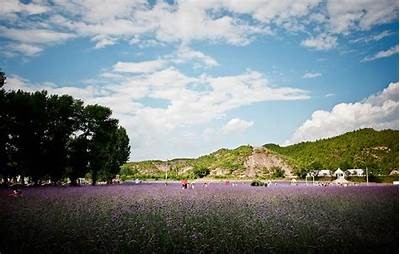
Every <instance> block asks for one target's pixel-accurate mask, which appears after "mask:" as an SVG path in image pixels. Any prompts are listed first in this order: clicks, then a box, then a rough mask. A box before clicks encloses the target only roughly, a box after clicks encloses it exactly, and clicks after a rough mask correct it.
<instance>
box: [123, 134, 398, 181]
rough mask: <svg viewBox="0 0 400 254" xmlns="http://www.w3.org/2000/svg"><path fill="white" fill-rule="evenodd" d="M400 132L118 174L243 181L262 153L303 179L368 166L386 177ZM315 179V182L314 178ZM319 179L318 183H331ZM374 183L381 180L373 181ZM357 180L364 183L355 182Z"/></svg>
mask: <svg viewBox="0 0 400 254" xmlns="http://www.w3.org/2000/svg"><path fill="white" fill-rule="evenodd" d="M398 140H399V132H398V131H395V130H383V131H375V130H373V129H362V130H357V131H353V132H349V133H346V134H343V135H340V136H337V137H333V138H329V139H322V140H318V141H315V142H303V143H299V144H295V145H291V146H287V147H281V146H279V145H275V144H267V145H264V148H266V150H263V149H253V147H251V146H249V145H247V146H240V147H238V148H236V149H225V148H223V149H219V150H217V151H215V152H213V153H211V154H208V155H204V156H201V157H199V158H196V159H187V158H179V159H174V160H170V161H159V160H151V161H141V162H130V163H127V164H125V165H124V166H123V167H122V168H121V171H120V175H121V178H122V179H134V178H139V179H146V178H147V179H165V177H166V176H168V179H184V178H186V179H195V178H203V177H209V178H215V179H232V178H243V177H246V174H245V172H246V170H248V165H247V166H246V163H245V162H246V161H247V160H248V158H249V156H251V155H252V154H255V155H258V154H259V153H265V154H267V155H266V156H267V157H268V156H276V157H278V158H281V159H282V160H283V161H284V162H285V163H286V165H287V164H289V165H290V166H291V167H292V168H293V169H294V173H295V174H297V175H298V176H300V177H304V176H305V175H306V173H307V172H308V171H310V170H320V169H330V170H336V169H337V168H338V167H340V168H342V169H344V170H345V169H348V168H366V167H368V169H369V174H370V175H374V176H378V175H388V174H389V172H390V171H391V170H393V169H397V168H398V163H399V158H398V151H399V143H398ZM257 167H259V168H258V170H259V169H260V168H261V169H262V170H261V173H260V174H258V173H259V172H258V173H257V174H258V175H256V176H255V178H258V179H273V178H283V177H285V171H284V170H283V169H282V167H281V166H277V165H276V164H275V165H273V164H272V165H271V164H270V165H258V166H257ZM318 179H319V178H318ZM330 179H331V178H329V177H328V178H327V179H320V180H330ZM374 179H375V180H376V181H389V180H387V179H386V180H380V179H379V177H377V178H372V179H371V181H372V180H374ZM355 181H362V180H361V179H356V180H355Z"/></svg>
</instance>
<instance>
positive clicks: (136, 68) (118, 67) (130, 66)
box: [113, 59, 167, 73]
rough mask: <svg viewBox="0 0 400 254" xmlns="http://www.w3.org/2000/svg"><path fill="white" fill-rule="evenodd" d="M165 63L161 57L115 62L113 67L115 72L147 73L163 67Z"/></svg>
mask: <svg viewBox="0 0 400 254" xmlns="http://www.w3.org/2000/svg"><path fill="white" fill-rule="evenodd" d="M166 63H167V62H166V61H165V60H161V59H158V60H151V61H143V62H117V63H116V64H115V65H114V66H113V69H114V71H116V72H130V73H148V72H154V71H156V70H159V69H161V68H163V67H164V66H165V65H166Z"/></svg>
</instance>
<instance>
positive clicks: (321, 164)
mask: <svg viewBox="0 0 400 254" xmlns="http://www.w3.org/2000/svg"><path fill="white" fill-rule="evenodd" d="M264 147H265V148H267V149H268V150H270V151H273V152H274V153H277V154H279V155H281V156H284V157H285V159H286V161H287V162H288V163H289V164H290V165H291V166H292V167H293V168H295V173H297V174H299V175H301V174H303V173H304V172H305V171H306V170H308V169H321V168H324V169H331V170H334V169H336V168H338V167H340V168H342V169H348V168H366V167H368V168H369V169H370V172H371V173H373V174H382V175H387V174H389V172H390V171H391V170H393V169H398V165H399V131H397V130H382V131H376V130H374V129H360V130H356V131H352V132H347V133H345V134H343V135H340V136H336V137H332V138H327V139H321V140H317V141H314V142H302V143H299V144H294V145H290V146H286V147H281V146H279V145H275V144H266V145H264Z"/></svg>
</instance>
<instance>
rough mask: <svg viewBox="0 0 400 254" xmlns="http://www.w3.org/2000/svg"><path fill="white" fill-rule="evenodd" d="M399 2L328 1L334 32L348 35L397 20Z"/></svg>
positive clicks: (392, 0)
mask: <svg viewBox="0 0 400 254" xmlns="http://www.w3.org/2000/svg"><path fill="white" fill-rule="evenodd" d="M398 9H399V2H398V1H397V0H380V1H375V0H328V2H327V12H328V15H329V18H330V19H329V25H330V27H331V29H332V32H336V33H346V32H349V31H350V30H353V29H362V30H368V29H370V28H371V27H373V26H374V25H379V24H384V23H388V22H391V21H393V20H395V19H396V18H397V16H398Z"/></svg>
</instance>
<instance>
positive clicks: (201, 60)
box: [171, 46, 219, 68]
mask: <svg viewBox="0 0 400 254" xmlns="http://www.w3.org/2000/svg"><path fill="white" fill-rule="evenodd" d="M171 57H172V58H171V61H172V62H174V63H177V64H181V63H187V62H191V63H193V62H194V64H193V65H194V67H203V66H204V67H206V68H210V67H215V66H218V65H219V64H218V62H217V61H216V60H215V59H214V58H212V57H211V56H209V55H206V54H204V53H203V52H200V51H197V50H193V49H192V48H189V47H187V46H181V47H179V48H178V50H177V52H176V54H174V55H172V56H171Z"/></svg>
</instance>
